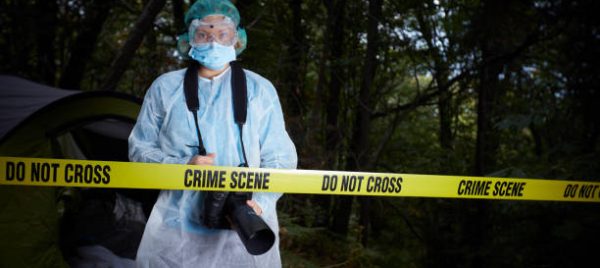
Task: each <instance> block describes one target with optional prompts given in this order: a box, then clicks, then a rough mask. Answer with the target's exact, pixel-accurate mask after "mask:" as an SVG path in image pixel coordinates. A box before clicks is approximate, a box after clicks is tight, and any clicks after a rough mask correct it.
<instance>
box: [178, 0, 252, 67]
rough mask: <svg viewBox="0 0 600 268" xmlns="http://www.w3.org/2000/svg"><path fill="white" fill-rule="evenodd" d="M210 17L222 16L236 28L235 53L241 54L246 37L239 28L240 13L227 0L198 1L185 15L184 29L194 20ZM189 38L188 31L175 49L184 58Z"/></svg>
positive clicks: (181, 36) (188, 46)
mask: <svg viewBox="0 0 600 268" xmlns="http://www.w3.org/2000/svg"><path fill="white" fill-rule="evenodd" d="M210 15H223V16H226V17H228V18H230V19H231V20H232V21H233V22H234V23H235V26H236V28H237V29H236V30H237V40H238V42H237V44H236V45H235V52H236V54H237V55H239V54H241V53H242V51H244V49H245V48H246V43H247V42H248V37H247V36H246V31H245V30H244V29H243V28H242V27H241V26H240V19H241V18H240V13H239V12H238V10H237V8H236V7H235V6H234V5H233V3H231V2H230V1H229V0H198V1H196V2H195V3H194V4H193V5H192V6H191V7H190V9H189V10H188V12H187V13H186V14H185V25H186V29H188V28H189V27H190V24H191V23H192V21H193V20H194V19H198V20H201V19H203V18H204V17H206V16H210ZM190 38H193V37H191V36H190V35H189V31H186V33H184V34H182V35H180V36H179V38H178V39H179V40H178V42H177V49H178V50H179V53H180V54H181V55H183V56H184V57H188V51H189V50H190Z"/></svg>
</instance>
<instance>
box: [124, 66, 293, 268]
mask: <svg viewBox="0 0 600 268" xmlns="http://www.w3.org/2000/svg"><path fill="white" fill-rule="evenodd" d="M245 73H246V80H247V85H248V118H247V121H246V124H245V125H244V131H243V139H244V146H245V148H246V153H247V157H248V162H249V166H250V167H264V168H288V169H293V168H296V163H297V155H296V149H295V147H294V144H293V143H292V141H291V139H290V138H289V136H288V134H287V132H286V130H285V124H284V120H283V114H282V111H281V105H280V103H279V99H278V97H277V92H276V91H275V88H274V87H273V85H272V84H271V83H270V82H269V81H268V80H266V79H265V78H263V77H261V76H259V75H258V74H255V73H253V72H251V71H247V70H245ZM184 74H185V70H178V71H173V72H169V73H166V74H163V75H161V76H160V77H159V78H157V79H156V80H155V81H154V83H153V84H152V86H151V87H150V89H149V90H148V91H147V93H146V96H145V98H144V103H143V105H142V110H141V112H140V115H139V117H138V121H137V123H136V125H135V127H134V128H133V131H132V133H131V135H130V137H129V158H130V160H131V161H136V162H157V163H177V164H186V163H188V161H189V160H190V159H191V158H192V157H193V156H194V155H196V154H197V153H198V152H197V145H198V144H197V143H198V139H197V136H196V127H195V124H194V118H193V115H192V113H191V112H190V111H189V110H188V109H187V106H186V104H185V97H184V90H183V77H184ZM198 80H199V81H198V83H199V87H198V88H199V93H198V97H199V101H200V110H199V111H198V120H199V126H200V131H201V133H202V139H203V143H204V146H205V147H206V151H207V152H208V153H215V154H216V158H215V165H217V166H238V165H239V164H240V163H242V162H243V155H242V149H241V144H240V140H239V130H238V129H237V126H236V125H235V123H234V118H233V104H232V96H231V94H232V93H231V70H230V69H228V70H226V71H225V72H223V73H222V74H220V75H219V76H217V77H214V78H213V79H212V80H209V79H205V78H202V77H199V79H198ZM202 196H203V193H202V192H199V191H161V193H160V195H159V197H158V200H157V201H156V204H155V205H154V208H153V210H152V213H151V215H150V218H149V219H148V223H147V225H146V229H145V231H144V235H143V238H142V242H141V244H140V247H139V249H138V253H137V264H138V267H219V268H221V267H280V266H281V258H280V254H279V236H278V233H279V226H278V221H277V214H276V203H277V200H278V199H279V197H281V194H279V193H254V194H253V199H254V200H255V201H256V202H257V203H258V204H259V205H260V207H261V208H262V210H263V214H262V217H263V219H264V220H265V222H267V224H268V225H269V226H270V227H271V229H272V230H273V232H275V234H276V236H277V238H276V241H275V245H274V246H273V247H272V248H271V249H270V250H269V251H268V252H267V253H265V254H263V255H259V256H253V255H250V254H249V253H248V252H247V251H246V249H245V248H244V246H243V244H242V243H241V241H240V239H239V237H238V236H237V233H235V231H232V230H212V229H207V228H206V227H204V226H203V225H202V223H201V220H200V215H199V214H200V213H201V211H200V208H201V206H202V202H203V198H202Z"/></svg>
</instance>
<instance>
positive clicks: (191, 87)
mask: <svg viewBox="0 0 600 268" xmlns="http://www.w3.org/2000/svg"><path fill="white" fill-rule="evenodd" d="M229 66H230V68H231V91H232V94H231V95H232V99H233V117H234V121H235V124H236V125H237V126H238V129H239V132H240V144H241V145H242V155H243V157H244V163H242V164H240V165H239V166H240V167H248V159H247V158H246V148H245V147H244V139H243V129H244V124H245V123H246V117H247V114H248V89H247V85H246V74H245V73H244V69H243V68H242V66H241V65H240V64H239V63H238V62H237V61H232V62H230V63H229ZM199 67H200V66H199V64H198V62H196V61H192V62H191V63H190V66H189V67H188V68H187V70H186V72H185V76H184V79H183V89H184V93H185V102H186V105H187V107H188V110H189V111H190V112H191V113H192V114H193V115H194V123H195V124H196V135H197V137H198V154H199V155H206V148H205V147H204V143H203V142H202V134H201V132H200V126H199V125H198V110H199V109H200V100H199V99H198V68H199Z"/></svg>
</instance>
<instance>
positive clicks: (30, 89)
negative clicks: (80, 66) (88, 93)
mask: <svg viewBox="0 0 600 268" xmlns="http://www.w3.org/2000/svg"><path fill="white" fill-rule="evenodd" d="M75 93H79V91H74V90H65V89H58V88H54V87H49V86H45V85H42V84H38V83H35V82H31V81H28V80H25V79H23V78H19V77H16V76H8V75H0V139H1V138H2V137H3V136H4V135H5V134H6V133H7V132H8V131H9V130H11V129H12V128H14V127H15V126H17V125H18V124H19V123H20V122H21V121H23V120H24V119H25V118H26V117H27V116H29V115H30V114H32V113H33V112H35V111H37V110H39V109H40V108H42V107H44V106H46V105H47V104H49V103H51V102H53V101H55V100H58V99H61V98H64V97H66V96H69V95H73V94H75Z"/></svg>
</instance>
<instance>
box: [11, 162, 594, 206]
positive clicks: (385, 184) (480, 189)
mask: <svg viewBox="0 0 600 268" xmlns="http://www.w3.org/2000/svg"><path fill="white" fill-rule="evenodd" d="M0 185H22V186H61V187H100V188H137V189H168V190H207V191H237V192H242V191H253V192H281V193H290V194H329V195H357V196H389V197H431V198H470V199H495V200H539V201H579V202H600V189H599V188H600V182H588V181H566V180H543V179H522V178H495V177H473V176H441V175H419V174H393V173H371V172H346V171H317V170H285V169H264V168H242V167H219V166H192V165H177V164H157V163H133V162H115V161H89V160H69V159H46V158H21V157H1V156H0Z"/></svg>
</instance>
